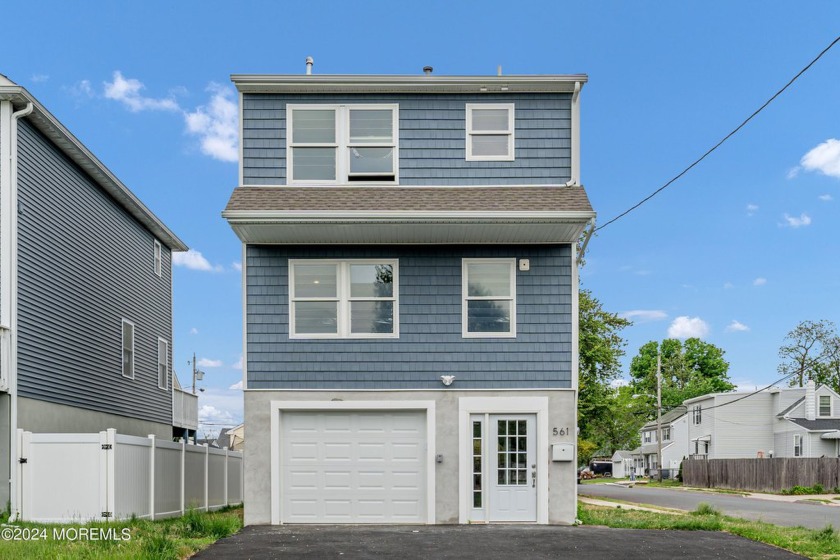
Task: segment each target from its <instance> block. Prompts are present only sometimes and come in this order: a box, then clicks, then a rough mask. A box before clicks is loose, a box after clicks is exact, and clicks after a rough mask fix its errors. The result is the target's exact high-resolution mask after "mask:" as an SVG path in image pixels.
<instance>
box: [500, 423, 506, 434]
mask: <svg viewBox="0 0 840 560" xmlns="http://www.w3.org/2000/svg"><path fill="white" fill-rule="evenodd" d="M506 433H507V422H505V421H504V420H499V435H500V436H503V435H505V434H506Z"/></svg>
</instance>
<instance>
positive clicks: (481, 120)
mask: <svg viewBox="0 0 840 560" xmlns="http://www.w3.org/2000/svg"><path fill="white" fill-rule="evenodd" d="M509 125H510V113H509V110H508V109H473V110H472V129H473V130H477V131H482V132H488V131H505V132H507V130H508V127H509Z"/></svg>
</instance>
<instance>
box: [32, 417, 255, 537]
mask: <svg viewBox="0 0 840 560" xmlns="http://www.w3.org/2000/svg"><path fill="white" fill-rule="evenodd" d="M18 450H19V453H20V458H19V461H18V481H19V483H18V504H20V515H21V519H22V520H24V521H35V522H42V523H48V522H54V523H61V522H68V521H92V520H96V521H101V520H105V519H108V518H127V517H131V516H132V515H134V516H136V517H138V518H141V519H159V518H162V517H174V516H179V515H183V513H184V511H185V510H186V509H190V508H192V509H199V510H204V511H208V510H214V509H219V508H221V507H224V506H226V505H236V504H240V503H242V485H243V468H242V453H241V452H237V451H228V450H227V449H215V448H211V447H207V446H206V445H188V444H185V443H183V442H172V441H164V440H158V439H157V438H155V436H153V435H150V436H149V437H146V438H144V437H136V436H125V435H120V434H117V433H116V430H106V431H104V432H99V433H94V434H34V433H32V432H25V431H23V430H18Z"/></svg>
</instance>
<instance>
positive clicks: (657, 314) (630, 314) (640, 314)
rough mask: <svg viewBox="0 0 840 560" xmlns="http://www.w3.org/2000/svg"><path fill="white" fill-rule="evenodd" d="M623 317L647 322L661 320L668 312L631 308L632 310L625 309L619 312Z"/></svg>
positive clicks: (666, 316)
mask: <svg viewBox="0 0 840 560" xmlns="http://www.w3.org/2000/svg"><path fill="white" fill-rule="evenodd" d="M619 315H620V316H621V317H624V318H625V319H630V320H631V321H636V322H638V323H647V322H650V321H662V320H663V319H667V318H668V314H667V313H665V312H664V311H661V310H659V309H633V310H632V311H625V312H623V313H620V314H619Z"/></svg>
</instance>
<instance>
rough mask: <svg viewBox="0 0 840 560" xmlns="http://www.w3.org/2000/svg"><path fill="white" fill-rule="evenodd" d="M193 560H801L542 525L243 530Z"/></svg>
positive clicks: (733, 544)
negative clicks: (238, 559)
mask: <svg viewBox="0 0 840 560" xmlns="http://www.w3.org/2000/svg"><path fill="white" fill-rule="evenodd" d="M193 558H196V559H197V560H209V559H220V560H221V559H225V560H226V559H228V558H240V559H242V560H245V559H257V558H259V559H263V558H265V559H269V558H278V559H286V558H289V559H291V558H313V559H318V560H321V559H323V558H336V559H337V558H341V559H342V560H358V559H364V560H368V559H369V560H374V559H376V560H379V559H382V558H398V559H400V560H426V559H428V558H435V559H447V558H452V559H458V560H472V559H475V560H495V559H497V558H498V559H505V560H507V559H509V558H527V559H528V560H557V559H558V558H574V559H575V560H578V559H582V560H601V559H603V558H621V559H622V560H624V559H629V560H634V559H639V560H674V558H692V559H694V558H717V559H720V558H738V559H743V558H749V559H750V560H757V559H761V558H766V559H774V560H775V559H778V560H787V559H796V558H801V557H800V556H797V555H795V554H791V553H789V552H786V551H783V550H780V549H778V548H774V547H771V546H768V545H764V544H760V543H757V542H753V541H750V540H748V539H744V538H741V537H736V536H734V535H729V534H726V533H709V532H706V531H648V530H632V529H606V528H604V527H555V526H545V525H437V526H425V525H414V526H411V525H402V526H360V525H343V526H341V525H334V526H326V525H283V526H274V527H271V526H252V527H246V528H245V529H243V530H242V531H240V532H239V533H237V534H236V535H233V536H232V537H229V538H226V539H222V540H220V541H218V542H217V543H216V544H214V545H212V546H210V548H208V549H206V550H204V551H202V552H199V553H198V554H196V555H195V556H194V557H193Z"/></svg>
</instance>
